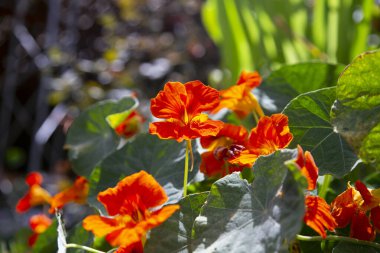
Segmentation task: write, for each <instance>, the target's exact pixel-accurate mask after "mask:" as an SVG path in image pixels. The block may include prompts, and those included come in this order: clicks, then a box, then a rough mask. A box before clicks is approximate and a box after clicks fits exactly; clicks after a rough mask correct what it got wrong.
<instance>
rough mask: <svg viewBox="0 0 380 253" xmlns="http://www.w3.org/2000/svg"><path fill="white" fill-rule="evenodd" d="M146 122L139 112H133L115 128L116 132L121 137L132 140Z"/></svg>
mask: <svg viewBox="0 0 380 253" xmlns="http://www.w3.org/2000/svg"><path fill="white" fill-rule="evenodd" d="M144 121H145V119H144V118H143V117H142V116H141V115H140V114H139V113H138V112H137V111H133V112H131V113H130V114H129V115H128V116H127V117H126V118H125V119H124V120H123V121H122V122H121V123H120V124H119V125H118V126H116V127H115V131H116V133H117V134H118V135H119V136H122V137H124V138H126V139H128V138H131V137H132V136H134V135H135V134H137V133H138V132H139V131H140V128H141V124H142V123H143V122H144Z"/></svg>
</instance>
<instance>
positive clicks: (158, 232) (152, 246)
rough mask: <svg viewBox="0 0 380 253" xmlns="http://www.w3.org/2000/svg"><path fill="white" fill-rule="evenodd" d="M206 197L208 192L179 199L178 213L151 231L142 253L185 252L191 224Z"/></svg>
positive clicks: (190, 238)
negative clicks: (179, 207)
mask: <svg viewBox="0 0 380 253" xmlns="http://www.w3.org/2000/svg"><path fill="white" fill-rule="evenodd" d="M207 196H208V192H203V193H197V194H191V195H189V196H187V197H186V198H183V199H181V201H180V202H179V203H178V204H179V205H180V206H181V209H180V211H178V212H176V213H175V214H173V215H172V216H171V217H170V218H169V219H168V220H167V221H166V222H165V223H164V224H162V225H160V226H159V227H157V228H155V229H153V230H152V231H151V234H150V238H149V239H148V241H147V243H146V245H145V248H144V251H145V252H146V253H149V252H187V249H186V248H187V245H191V240H192V228H193V223H194V221H195V219H196V218H197V217H198V216H199V213H200V210H201V207H202V206H203V205H204V203H205V202H206V199H207ZM163 235H165V236H163ZM189 251H190V250H189ZM190 252H191V251H190Z"/></svg>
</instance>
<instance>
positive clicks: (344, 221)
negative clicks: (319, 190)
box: [331, 187, 357, 228]
mask: <svg viewBox="0 0 380 253" xmlns="http://www.w3.org/2000/svg"><path fill="white" fill-rule="evenodd" d="M354 191H355V189H353V188H352V187H349V188H348V189H347V190H345V191H344V192H343V193H341V194H339V195H338V196H337V197H336V198H335V199H334V201H333V202H332V203H331V214H332V216H333V217H334V218H335V221H336V222H337V227H338V228H344V227H345V226H347V225H348V224H349V223H350V222H351V220H352V217H353V215H354V213H355V211H356V209H357V205H356V204H355V202H354Z"/></svg>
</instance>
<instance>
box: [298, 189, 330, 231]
mask: <svg viewBox="0 0 380 253" xmlns="http://www.w3.org/2000/svg"><path fill="white" fill-rule="evenodd" d="M305 204H306V213H305V216H304V221H305V223H306V225H308V226H309V227H311V228H312V229H314V230H315V231H316V232H317V233H318V234H320V235H321V236H322V237H323V238H326V231H325V230H326V229H327V230H329V231H334V229H335V227H336V225H337V224H336V222H335V220H334V217H333V216H332V215H331V213H330V206H329V204H327V203H326V201H325V200H324V199H323V198H321V197H318V196H310V195H307V196H306V198H305Z"/></svg>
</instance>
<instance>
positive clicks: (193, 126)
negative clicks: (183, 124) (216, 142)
mask: <svg viewBox="0 0 380 253" xmlns="http://www.w3.org/2000/svg"><path fill="white" fill-rule="evenodd" d="M223 125H224V123H223V122H222V121H219V120H210V119H208V116H207V114H199V115H197V116H195V117H193V118H192V120H191V122H190V129H189V131H188V132H189V133H191V135H192V134H193V133H192V132H195V133H198V136H197V137H201V136H216V135H217V134H218V133H219V131H220V130H221V129H222V128H223Z"/></svg>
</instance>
